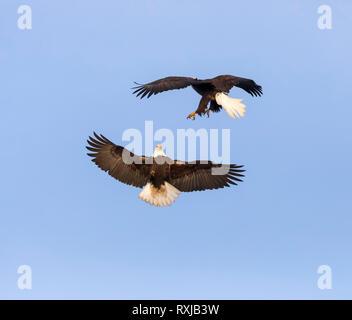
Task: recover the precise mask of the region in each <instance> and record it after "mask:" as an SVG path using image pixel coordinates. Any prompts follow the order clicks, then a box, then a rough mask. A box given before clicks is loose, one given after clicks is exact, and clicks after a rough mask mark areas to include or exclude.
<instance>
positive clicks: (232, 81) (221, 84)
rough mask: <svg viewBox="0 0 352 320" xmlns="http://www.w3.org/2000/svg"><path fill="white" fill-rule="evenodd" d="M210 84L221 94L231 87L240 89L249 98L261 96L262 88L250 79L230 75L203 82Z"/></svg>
mask: <svg viewBox="0 0 352 320" xmlns="http://www.w3.org/2000/svg"><path fill="white" fill-rule="evenodd" d="M204 81H208V82H211V83H212V84H213V85H214V87H215V88H216V89H218V90H221V91H223V92H227V93H228V92H229V91H230V90H231V88H232V87H233V86H236V87H238V88H241V89H243V90H245V91H246V92H248V93H249V94H250V95H251V96H261V95H262V94H263V91H262V87H261V86H260V85H258V84H256V83H255V82H254V81H253V80H251V79H246V78H240V77H235V76H231V75H224V76H218V77H216V78H213V79H209V80H204Z"/></svg>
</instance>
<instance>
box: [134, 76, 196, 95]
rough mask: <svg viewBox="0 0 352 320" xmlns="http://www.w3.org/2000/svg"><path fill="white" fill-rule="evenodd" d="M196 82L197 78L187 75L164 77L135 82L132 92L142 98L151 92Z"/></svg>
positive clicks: (182, 86) (181, 86)
mask: <svg viewBox="0 0 352 320" xmlns="http://www.w3.org/2000/svg"><path fill="white" fill-rule="evenodd" d="M198 82H199V80H197V79H194V78H189V77H166V78H163V79H159V80H156V81H153V82H150V83H146V84H139V83H136V82H135V84H137V86H136V87H133V88H132V89H134V91H133V94H136V96H137V97H139V96H140V98H141V99H143V98H144V97H145V96H147V98H150V97H151V96H152V95H153V94H158V93H160V92H163V91H168V90H174V89H183V88H186V87H188V86H190V85H192V84H194V83H198Z"/></svg>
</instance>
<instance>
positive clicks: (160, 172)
mask: <svg viewBox="0 0 352 320" xmlns="http://www.w3.org/2000/svg"><path fill="white" fill-rule="evenodd" d="M94 137H95V138H92V137H89V140H87V142H88V144H89V146H87V147H86V148H87V149H88V150H89V151H92V152H93V153H88V155H89V156H90V157H93V159H92V161H93V162H94V163H95V164H96V165H97V166H98V167H99V168H100V169H102V170H104V171H108V173H109V175H111V176H112V177H114V178H116V179H117V180H119V181H121V182H123V183H126V184H129V185H132V186H134V187H138V188H142V187H144V189H143V190H142V192H141V193H140V194H139V198H141V199H142V200H144V201H146V202H148V203H149V204H151V205H155V206H158V207H159V206H167V205H171V203H172V202H174V201H175V199H176V198H177V197H178V195H179V194H180V193H181V192H191V191H201V190H206V189H218V188H224V187H229V186H230V184H234V185H237V183H236V182H235V181H242V180H241V179H240V178H241V177H243V175H242V174H241V172H243V171H245V170H242V169H241V168H242V167H243V166H238V165H235V164H230V165H226V166H221V165H220V164H215V163H212V162H210V161H209V162H204V161H194V162H183V161H173V160H171V159H170V158H168V157H166V155H165V153H164V152H163V150H162V147H161V145H158V146H157V147H156V148H155V151H154V154H153V156H152V157H146V156H137V155H135V154H133V153H132V152H130V151H128V150H127V149H125V148H123V147H121V146H117V145H115V144H114V143H112V142H111V141H109V140H108V139H107V138H105V137H104V136H103V135H100V136H98V135H97V134H96V133H95V132H94ZM131 159H133V160H134V161H133V162H131V161H130V160H131ZM213 169H215V170H216V169H218V170H219V169H222V171H221V172H217V175H215V174H214V172H213ZM219 173H221V174H219Z"/></svg>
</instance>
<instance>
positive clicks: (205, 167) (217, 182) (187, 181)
mask: <svg viewBox="0 0 352 320" xmlns="http://www.w3.org/2000/svg"><path fill="white" fill-rule="evenodd" d="M220 167H221V165H220V164H214V163H212V162H207V163H204V161H194V162H184V163H179V162H177V161H176V162H175V163H174V164H172V165H171V167H170V183H171V184H172V185H173V186H175V187H176V188H177V189H179V190H180V191H182V192H191V191H201V190H209V189H219V188H224V187H229V186H230V185H229V184H232V185H237V183H236V182H240V181H242V180H241V179H240V177H243V174H241V172H244V171H245V170H242V169H241V168H242V167H243V166H238V165H235V164H231V165H229V167H228V169H229V170H228V171H227V172H226V173H225V174H223V175H214V174H212V173H213V172H212V169H214V168H220Z"/></svg>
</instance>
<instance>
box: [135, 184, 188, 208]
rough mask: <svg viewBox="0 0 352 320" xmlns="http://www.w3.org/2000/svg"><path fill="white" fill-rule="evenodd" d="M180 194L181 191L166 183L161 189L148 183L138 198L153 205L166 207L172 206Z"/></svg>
mask: <svg viewBox="0 0 352 320" xmlns="http://www.w3.org/2000/svg"><path fill="white" fill-rule="evenodd" d="M180 193H181V191H180V190H178V189H177V188H175V187H174V186H173V185H171V184H170V183H168V182H166V181H165V182H164V184H163V185H162V186H161V187H160V188H159V189H158V188H155V187H154V186H153V185H152V184H151V183H148V184H147V185H146V186H145V187H144V189H143V190H142V192H141V193H140V194H139V196H138V197H139V198H141V199H142V200H144V201H145V202H148V203H149V204H151V205H154V206H157V207H164V206H170V205H171V203H173V202H174V201H175V199H176V198H177V197H178V195H179V194H180Z"/></svg>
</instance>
